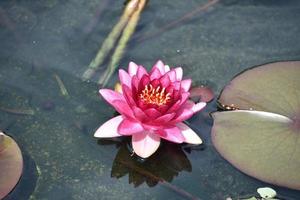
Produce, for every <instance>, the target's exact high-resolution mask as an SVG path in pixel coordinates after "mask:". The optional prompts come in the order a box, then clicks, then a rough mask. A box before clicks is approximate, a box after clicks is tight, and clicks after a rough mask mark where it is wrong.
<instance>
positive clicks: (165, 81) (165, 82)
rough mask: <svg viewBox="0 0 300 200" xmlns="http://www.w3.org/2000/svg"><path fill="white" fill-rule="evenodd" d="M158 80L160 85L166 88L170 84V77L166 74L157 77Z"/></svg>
mask: <svg viewBox="0 0 300 200" xmlns="http://www.w3.org/2000/svg"><path fill="white" fill-rule="evenodd" d="M159 82H160V84H161V85H162V87H164V88H167V87H168V86H169V85H170V83H171V80H170V77H169V76H168V75H167V74H165V75H164V76H162V77H161V78H160V79H159Z"/></svg>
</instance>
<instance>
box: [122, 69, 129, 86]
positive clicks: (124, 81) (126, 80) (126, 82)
mask: <svg viewBox="0 0 300 200" xmlns="http://www.w3.org/2000/svg"><path fill="white" fill-rule="evenodd" d="M119 79H120V82H121V85H123V84H124V85H127V86H128V87H129V88H131V77H130V76H129V74H128V73H127V72H126V71H124V70H123V69H120V70H119Z"/></svg>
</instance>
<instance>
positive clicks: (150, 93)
mask: <svg viewBox="0 0 300 200" xmlns="http://www.w3.org/2000/svg"><path fill="white" fill-rule="evenodd" d="M170 96H171V94H170V93H166V88H161V87H160V86H158V87H157V88H154V87H153V86H152V85H151V84H148V85H146V86H145V88H144V89H143V90H142V92H141V94H140V95H139V97H140V99H142V100H143V101H144V102H145V103H147V104H155V105H158V106H161V105H165V104H166V103H168V101H170V99H171V97H170Z"/></svg>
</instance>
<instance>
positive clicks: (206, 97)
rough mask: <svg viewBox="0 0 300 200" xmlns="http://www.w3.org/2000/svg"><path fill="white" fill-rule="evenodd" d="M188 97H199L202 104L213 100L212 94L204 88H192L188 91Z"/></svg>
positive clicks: (208, 89)
mask: <svg viewBox="0 0 300 200" xmlns="http://www.w3.org/2000/svg"><path fill="white" fill-rule="evenodd" d="M189 92H190V97H191V98H193V97H199V98H200V100H201V101H203V102H210V101H211V100H213V99H214V96H215V95H214V92H213V91H212V90H211V89H210V88H209V87H205V86H200V87H193V88H192V89H191V90H190V91H189Z"/></svg>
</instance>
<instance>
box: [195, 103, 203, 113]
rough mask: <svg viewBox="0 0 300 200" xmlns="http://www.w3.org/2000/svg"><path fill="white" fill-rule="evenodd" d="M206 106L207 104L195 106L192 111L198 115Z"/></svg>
mask: <svg viewBox="0 0 300 200" xmlns="http://www.w3.org/2000/svg"><path fill="white" fill-rule="evenodd" d="M205 106H206V103H205V102H199V103H196V104H195V105H194V106H193V108H192V110H193V111H194V113H196V112H199V111H200V110H202V109H203V108H204V107H205Z"/></svg>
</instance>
